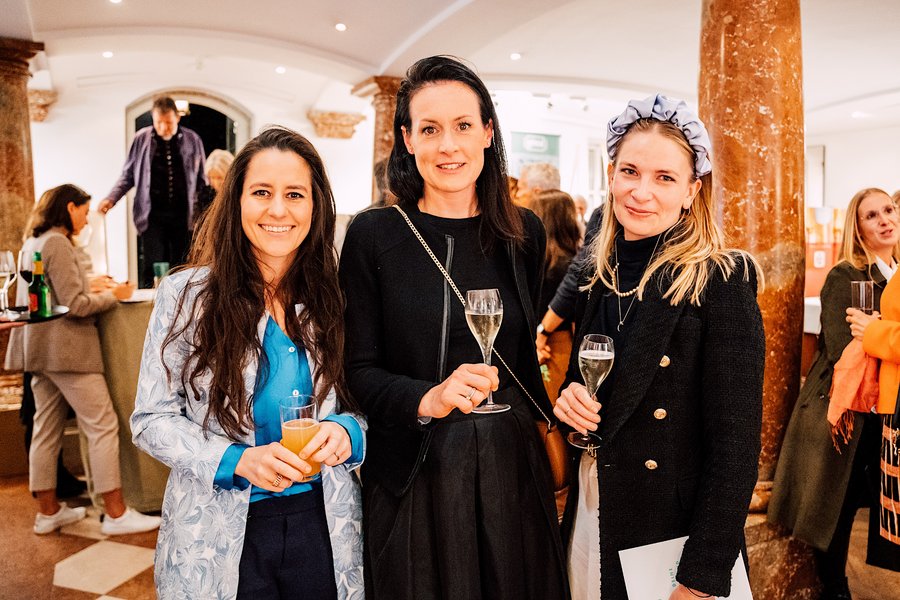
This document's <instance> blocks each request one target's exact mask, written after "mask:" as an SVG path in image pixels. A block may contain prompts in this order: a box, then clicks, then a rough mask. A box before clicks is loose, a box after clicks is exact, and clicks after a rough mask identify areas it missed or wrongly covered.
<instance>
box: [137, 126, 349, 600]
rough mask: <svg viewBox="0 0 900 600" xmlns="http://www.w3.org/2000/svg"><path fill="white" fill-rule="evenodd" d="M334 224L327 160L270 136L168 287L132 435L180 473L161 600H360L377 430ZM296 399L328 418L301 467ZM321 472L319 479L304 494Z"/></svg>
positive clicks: (282, 132)
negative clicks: (291, 422) (290, 407)
mask: <svg viewBox="0 0 900 600" xmlns="http://www.w3.org/2000/svg"><path fill="white" fill-rule="evenodd" d="M334 226H335V208H334V198H333V196H332V193H331V187H330V185H329V183H328V179H327V176H326V174H325V169H324V165H323V164H322V161H321V159H320V158H319V155H318V154H317V152H316V150H315V149H314V148H313V147H312V145H311V144H310V143H309V141H307V140H306V139H305V138H303V137H302V136H300V135H298V134H296V133H294V132H292V131H289V130H286V129H282V128H271V129H268V130H266V131H264V132H263V133H262V134H260V135H259V137H257V138H255V139H253V140H251V141H250V143H249V144H247V146H245V147H244V149H243V150H242V151H241V152H240V153H239V154H238V156H237V158H236V159H235V161H234V164H233V165H232V167H231V169H230V171H229V172H228V175H227V176H226V179H225V184H224V188H223V190H222V192H221V193H220V194H219V196H218V197H217V198H216V199H215V200H214V201H213V203H212V205H211V207H210V209H209V211H208V212H206V213H205V215H204V217H203V222H202V224H201V225H200V227H199V231H198V232H197V236H196V239H195V240H194V247H193V248H192V250H191V257H190V264H189V267H188V268H186V269H184V270H182V271H180V272H178V273H176V274H174V275H171V276H169V277H167V278H165V279H164V280H163V282H162V283H161V285H160V287H159V290H158V294H157V299H156V306H155V307H154V310H153V315H152V317H151V319H150V325H149V329H148V332H147V339H146V341H145V343H144V354H143V361H142V364H141V373H140V379H139V382H138V392H137V399H136V402H135V411H134V414H133V415H132V418H131V426H132V431H133V435H134V442H135V444H136V445H137V446H138V447H140V448H141V449H143V450H144V451H146V452H148V453H149V454H151V455H152V456H154V457H155V458H157V459H159V460H161V461H162V462H164V463H165V464H167V465H169V467H171V469H172V471H171V474H170V476H169V482H168V486H167V489H166V495H165V500H164V501H163V509H162V519H163V522H162V525H161V527H160V532H159V539H158V543H157V550H156V562H155V567H156V569H155V573H156V575H155V577H156V587H157V593H158V595H159V597H160V598H266V600H271V599H275V598H286V597H289V596H290V597H303V598H316V599H318V598H322V599H329V600H330V599H334V598H340V599H345V598H346V599H357V598H362V597H363V572H362V570H363V567H362V537H361V521H362V513H361V504H360V485H359V480H358V478H357V476H356V473H355V469H356V468H357V467H358V466H359V465H360V464H361V463H362V461H363V457H364V455H365V427H366V424H365V421H364V420H363V419H362V418H361V417H360V416H359V415H358V414H357V413H358V409H357V407H356V404H355V403H354V402H353V400H352V398H351V397H350V395H349V393H347V391H346V385H345V383H344V379H343V321H342V310H343V298H342V296H341V292H340V289H339V287H338V283H337V264H336V259H335V252H334V248H333V239H334ZM298 394H302V395H307V394H309V395H313V396H314V398H315V400H314V401H315V402H317V403H318V404H319V419H320V421H321V424H320V429H319V432H318V433H317V434H316V435H315V437H313V439H312V440H311V441H310V442H309V443H308V444H307V446H306V447H305V448H304V449H302V450H301V451H300V453H299V455H298V454H295V453H293V452H291V451H289V450H288V449H287V448H285V447H284V446H282V445H281V444H280V443H279V441H280V439H281V425H280V420H279V414H278V402H279V400H280V399H281V398H284V397H287V396H290V395H298ZM342 411H347V412H343V413H342ZM310 462H318V463H321V465H322V469H321V477H319V478H317V479H314V480H313V481H311V482H303V481H302V480H303V479H304V475H306V474H308V473H309V472H310V471H311V470H312V467H311V465H310Z"/></svg>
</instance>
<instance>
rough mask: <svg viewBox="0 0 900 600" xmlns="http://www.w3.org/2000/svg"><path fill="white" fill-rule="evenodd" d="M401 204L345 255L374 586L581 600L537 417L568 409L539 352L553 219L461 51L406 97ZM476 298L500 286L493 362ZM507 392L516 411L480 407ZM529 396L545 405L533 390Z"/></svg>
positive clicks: (397, 146)
mask: <svg viewBox="0 0 900 600" xmlns="http://www.w3.org/2000/svg"><path fill="white" fill-rule="evenodd" d="M394 137H395V140H394V147H393V151H392V154H391V159H390V165H389V167H388V178H389V187H390V190H391V192H393V193H394V194H396V196H397V197H398V199H399V200H398V205H397V206H399V207H400V208H401V209H402V211H403V213H404V214H405V215H408V218H409V219H410V224H411V225H412V227H415V229H416V230H417V231H418V232H419V233H420V235H421V238H422V239H421V241H420V240H419V238H418V237H417V235H416V234H415V233H414V232H413V230H412V227H411V226H410V224H408V223H407V222H406V221H405V219H404V215H403V214H401V212H400V211H398V210H396V209H395V208H394V207H387V208H380V209H374V210H370V211H366V212H364V213H361V214H360V215H358V216H357V217H356V219H355V220H354V221H353V223H352V225H351V227H350V229H349V231H348V232H347V237H346V240H345V242H344V248H343V252H342V255H341V269H340V276H341V282H342V285H343V288H344V291H345V294H346V296H347V311H346V315H347V319H346V321H347V352H348V357H347V361H346V369H347V380H348V384H349V386H350V390H351V392H352V393H353V394H354V396H355V397H356V399H357V400H358V401H359V402H360V404H361V406H362V407H363V410H364V412H365V413H366V415H367V417H368V420H369V432H368V443H369V450H368V455H367V458H366V460H367V462H366V465H367V466H366V467H365V470H364V472H363V479H364V481H365V482H366V485H365V486H364V488H363V489H364V492H363V494H364V496H363V510H364V532H365V541H366V547H365V552H366V561H367V562H366V574H367V580H368V581H367V593H368V594H370V597H374V598H376V599H378V598H392V599H394V598H399V599H404V598H407V599H410V600H412V599H415V600H420V599H426V598H446V599H453V600H457V599H468V598H472V599H477V598H485V599H488V598H490V599H492V600H494V599H500V600H502V599H504V598H515V599H517V600H518V599H523V598H524V599H528V598H534V599H535V600H538V599H540V600H552V599H556V598H565V597H566V596H567V588H566V581H565V569H564V563H563V555H562V548H561V544H560V539H559V532H558V529H557V523H556V511H555V508H554V504H553V495H552V492H551V484H550V471H549V466H548V462H547V458H546V455H545V454H544V452H543V448H542V447H541V446H540V443H539V439H538V436H537V433H536V428H535V420H536V419H543V418H544V417H543V416H542V415H545V416H546V417H549V418H550V419H552V414H551V411H552V409H551V407H550V402H549V400H548V398H547V396H546V394H545V392H544V389H543V386H542V385H541V379H540V374H539V370H538V365H537V358H536V354H535V350H534V340H533V338H534V331H535V327H536V322H535V311H534V307H535V304H536V302H537V301H538V298H539V294H540V287H541V276H542V273H543V260H544V247H545V236H544V230H543V228H542V226H541V224H540V222H539V220H538V219H537V217H535V216H534V214H533V213H531V212H529V211H526V210H523V209H518V208H516V207H515V206H514V205H513V204H512V202H511V200H510V198H509V192H508V190H507V186H506V165H505V159H504V152H503V146H502V143H501V140H500V129H499V127H498V124H497V116H496V113H495V112H494V107H493V103H492V102H491V98H490V94H489V93H488V91H487V89H486V88H485V86H484V84H483V83H482V81H481V80H480V79H478V77H477V76H476V75H475V74H474V73H473V72H472V71H471V70H470V69H469V68H468V67H466V66H465V65H464V64H462V63H461V62H459V61H458V60H456V59H453V58H449V57H443V56H436V57H431V58H426V59H423V60H420V61H419V62H417V63H416V64H414V65H413V66H412V67H410V69H409V71H408V72H407V76H406V79H405V80H404V81H403V83H402V84H401V86H400V89H399V91H398V93H397V112H396V116H395V119H394ZM423 242H424V243H425V244H427V245H428V246H429V247H430V249H431V250H432V251H433V254H434V255H435V257H436V260H438V261H439V262H440V263H441V265H442V266H443V267H444V268H445V269H446V270H447V271H448V272H449V275H450V276H451V277H452V279H453V280H454V282H455V284H456V285H457V286H458V288H459V290H460V291H461V292H462V294H465V293H466V291H467V290H471V289H483V288H497V289H499V290H500V295H501V297H502V300H503V310H504V314H503V322H502V325H501V327H500V331H499V334H498V336H497V339H496V342H495V348H496V349H497V350H498V351H499V353H500V355H501V356H502V357H503V359H505V362H506V364H507V365H508V366H509V368H510V369H511V370H512V372H514V373H515V377H516V378H517V379H518V380H519V381H520V382H521V383H522V386H523V387H524V389H523V388H522V387H519V386H518V385H517V383H516V381H515V379H514V378H513V377H511V375H510V372H509V371H507V370H506V369H505V367H504V366H503V365H502V364H500V361H498V360H495V361H494V362H495V363H497V364H498V366H499V371H498V369H497V368H496V367H489V366H487V365H485V364H482V358H481V351H480V349H479V347H478V344H477V343H476V341H475V338H474V337H473V335H472V334H471V333H470V331H469V328H468V326H467V324H466V319H465V314H464V311H463V306H462V304H461V303H460V301H459V300H458V298H457V296H456V294H455V292H454V291H453V290H452V288H451V286H450V285H449V283H448V282H447V280H446V279H445V277H444V275H443V274H442V273H441V271H440V270H439V269H438V267H437V265H436V264H435V263H434V261H433V259H432V258H431V257H430V256H429V254H428V252H427V251H426V250H425V248H424V247H423ZM491 390H494V401H495V402H498V403H506V404H510V405H511V406H512V409H511V410H509V411H508V412H500V413H493V414H471V412H472V409H473V408H474V407H475V406H477V405H479V404H481V403H482V402H483V401H484V400H485V398H486V397H487V394H488V393H489V392H490V391H491ZM529 397H530V399H529Z"/></svg>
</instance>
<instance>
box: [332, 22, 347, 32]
mask: <svg viewBox="0 0 900 600" xmlns="http://www.w3.org/2000/svg"><path fill="white" fill-rule="evenodd" d="M334 28H335V30H337V31H347V25H346V24H344V23H335V24H334Z"/></svg>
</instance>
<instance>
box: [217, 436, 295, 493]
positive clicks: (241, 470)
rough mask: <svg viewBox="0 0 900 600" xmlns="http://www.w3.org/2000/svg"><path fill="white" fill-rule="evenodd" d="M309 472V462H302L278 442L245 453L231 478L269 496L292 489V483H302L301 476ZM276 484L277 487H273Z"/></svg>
mask: <svg viewBox="0 0 900 600" xmlns="http://www.w3.org/2000/svg"><path fill="white" fill-rule="evenodd" d="M310 471H312V466H310V464H309V463H308V462H306V461H305V460H301V459H300V457H299V456H297V455H296V454H294V453H293V452H291V451H290V450H288V449H287V448H285V447H284V446H282V445H281V444H279V443H278V442H272V443H271V444H267V445H265V446H252V447H250V448H247V449H246V450H244V453H243V454H241V459H240V460H239V461H238V464H237V466H236V467H235V469H234V474H235V475H238V476H240V477H243V478H244V479H246V480H248V481H249V482H250V483H252V484H253V485H255V486H256V487H260V488H263V489H264V490H268V491H270V492H281V491H284V489H285V488H288V487H291V484H292V483H293V482H295V481H300V480H301V479H303V477H304V473H309V472H310ZM279 475H280V476H281V477H280V478H279ZM276 481H277V482H278V485H275V482H276Z"/></svg>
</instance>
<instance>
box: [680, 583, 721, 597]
mask: <svg viewBox="0 0 900 600" xmlns="http://www.w3.org/2000/svg"><path fill="white" fill-rule="evenodd" d="M697 598H709V600H716V597H715V596H709V595H707V594H704V593H703V592H701V591H698V590H693V591H691V590H689V589H688V588H686V587H685V586H683V585H681V584H680V583H679V584H678V587H676V588H675V589H674V590H672V595H671V596H669V600H697Z"/></svg>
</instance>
